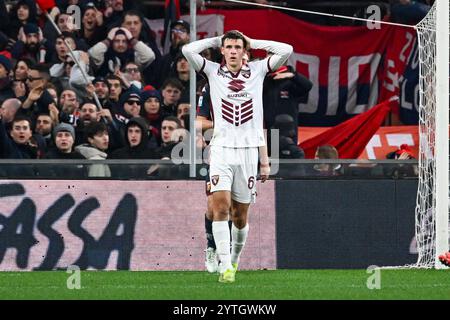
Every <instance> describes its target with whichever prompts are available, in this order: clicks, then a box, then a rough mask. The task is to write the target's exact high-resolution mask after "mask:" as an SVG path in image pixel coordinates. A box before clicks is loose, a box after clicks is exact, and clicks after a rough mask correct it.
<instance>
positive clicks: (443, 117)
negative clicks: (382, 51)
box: [435, 0, 449, 268]
mask: <svg viewBox="0 0 450 320" xmlns="http://www.w3.org/2000/svg"><path fill="white" fill-rule="evenodd" d="M448 77H449V2H448V0H437V1H436V91H437V94H436V148H435V152H436V254H435V267H436V268H441V266H442V264H441V263H440V262H439V259H438V256H439V254H442V253H443V252H446V251H448V250H449V244H448V226H449V214H448V210H449V199H448V198H449V172H448V169H449V164H448V163H449V146H448V144H449V135H448V126H449V98H448V95H449V80H448Z"/></svg>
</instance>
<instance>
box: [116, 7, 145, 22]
mask: <svg viewBox="0 0 450 320" xmlns="http://www.w3.org/2000/svg"><path fill="white" fill-rule="evenodd" d="M126 16H132V17H139V19H140V20H141V23H143V22H144V19H142V14H141V13H140V12H139V11H137V10H133V9H131V10H128V11H126V12H125V13H124V14H123V15H122V22H121V24H122V23H124V22H125V17H126Z"/></svg>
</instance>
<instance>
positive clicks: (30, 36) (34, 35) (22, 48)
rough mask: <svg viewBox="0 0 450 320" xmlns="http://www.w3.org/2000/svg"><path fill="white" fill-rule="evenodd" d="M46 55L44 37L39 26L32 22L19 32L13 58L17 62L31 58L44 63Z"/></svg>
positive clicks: (13, 48) (12, 53) (13, 49)
mask: <svg viewBox="0 0 450 320" xmlns="http://www.w3.org/2000/svg"><path fill="white" fill-rule="evenodd" d="M46 54H47V49H46V48H45V45H44V37H43V35H42V31H41V29H40V28H39V27H38V25H36V24H34V23H30V22H29V23H27V24H26V25H24V26H23V27H22V28H21V29H20V30H19V34H18V40H17V41H16V43H15V44H14V46H13V47H12V49H11V55H12V57H13V58H14V59H16V60H18V59H23V58H29V59H33V60H34V61H36V62H39V63H44V62H45V60H46Z"/></svg>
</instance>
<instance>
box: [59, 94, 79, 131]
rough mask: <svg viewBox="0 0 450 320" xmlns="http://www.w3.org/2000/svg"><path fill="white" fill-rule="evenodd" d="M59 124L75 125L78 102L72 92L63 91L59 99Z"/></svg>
mask: <svg viewBox="0 0 450 320" xmlns="http://www.w3.org/2000/svg"><path fill="white" fill-rule="evenodd" d="M59 105H60V108H59V109H60V110H61V112H60V116H59V120H60V121H61V122H65V123H69V124H71V125H76V123H77V121H78V117H79V115H80V101H79V99H78V97H77V95H76V93H75V91H73V90H70V89H68V90H64V91H63V92H62V93H61V96H60V98H59Z"/></svg>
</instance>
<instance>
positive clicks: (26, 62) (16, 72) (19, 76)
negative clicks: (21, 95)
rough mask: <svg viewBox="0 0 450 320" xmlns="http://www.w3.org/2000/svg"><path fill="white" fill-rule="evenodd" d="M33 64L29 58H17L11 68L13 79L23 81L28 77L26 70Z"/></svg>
mask: <svg viewBox="0 0 450 320" xmlns="http://www.w3.org/2000/svg"><path fill="white" fill-rule="evenodd" d="M32 65H33V61H32V60H30V59H19V60H17V62H16V64H15V66H14V69H13V78H14V81H23V83H25V82H26V81H27V78H28V70H29V69H30V67H31V66H32Z"/></svg>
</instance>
